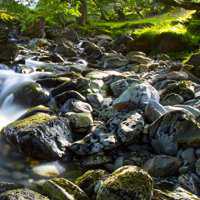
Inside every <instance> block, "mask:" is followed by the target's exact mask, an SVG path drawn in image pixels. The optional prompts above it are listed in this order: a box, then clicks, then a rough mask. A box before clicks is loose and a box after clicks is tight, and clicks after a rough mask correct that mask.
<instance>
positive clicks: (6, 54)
mask: <svg viewBox="0 0 200 200" xmlns="http://www.w3.org/2000/svg"><path fill="white" fill-rule="evenodd" d="M0 48H1V49H3V51H1V52H0V62H2V63H9V62H13V61H14V59H15V58H16V57H17V55H18V47H17V45H16V44H14V43H12V42H8V41H2V40H0Z"/></svg>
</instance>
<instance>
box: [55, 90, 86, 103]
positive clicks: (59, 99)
mask: <svg viewBox="0 0 200 200" xmlns="http://www.w3.org/2000/svg"><path fill="white" fill-rule="evenodd" d="M54 99H55V102H56V104H57V105H58V106H59V107H61V106H63V105H64V104H65V102H66V101H67V100H69V99H76V100H80V101H86V98H85V97H84V96H83V95H82V94H80V93H79V92H77V91H74V90H68V91H66V92H63V93H61V94H59V95H56V96H55V97H54Z"/></svg>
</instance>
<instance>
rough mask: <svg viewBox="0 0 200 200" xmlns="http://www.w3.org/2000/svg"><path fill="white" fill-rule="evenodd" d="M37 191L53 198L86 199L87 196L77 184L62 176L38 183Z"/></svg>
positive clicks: (67, 199) (58, 199)
mask: <svg viewBox="0 0 200 200" xmlns="http://www.w3.org/2000/svg"><path fill="white" fill-rule="evenodd" d="M35 188H37V190H38V191H40V192H41V193H43V194H45V195H46V196H48V197H49V198H50V199H55V200H64V199H66V200H71V199H72V198H73V199H74V200H88V199H89V198H88V196H87V195H86V194H85V192H84V191H83V190H82V189H80V188H79V187H78V186H77V185H75V184H74V183H72V182H71V181H69V180H67V179H64V178H55V179H52V180H48V181H45V182H43V183H38V185H36V187H35Z"/></svg>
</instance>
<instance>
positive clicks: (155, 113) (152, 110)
mask: <svg viewBox="0 0 200 200" xmlns="http://www.w3.org/2000/svg"><path fill="white" fill-rule="evenodd" d="M166 112H167V109H166V108H165V107H164V106H162V105H161V104H159V103H158V102H156V101H152V100H151V101H150V102H149V104H148V105H147V106H146V108H145V113H144V116H145V119H146V120H147V121H148V122H149V123H152V122H154V121H155V120H157V119H158V118H160V117H161V116H162V115H163V114H165V113H166Z"/></svg>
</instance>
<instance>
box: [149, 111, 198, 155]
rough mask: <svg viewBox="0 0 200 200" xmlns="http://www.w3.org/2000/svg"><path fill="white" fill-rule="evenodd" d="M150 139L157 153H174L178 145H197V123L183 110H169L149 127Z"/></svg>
mask: <svg viewBox="0 0 200 200" xmlns="http://www.w3.org/2000/svg"><path fill="white" fill-rule="evenodd" d="M149 133H150V140H151V143H152V146H153V148H154V150H155V151H156V152H157V153H164V154H168V155H175V154H176V153H177V150H178V146H185V147H198V145H199V137H200V134H199V123H198V122H197V121H196V120H195V118H194V116H192V115H191V114H190V115H189V114H188V113H186V112H184V111H183V110H182V111H181V110H177V111H171V112H168V113H166V114H164V115H163V116H161V117H160V118H159V119H158V120H156V121H155V122H154V123H152V124H151V125H150V127H149Z"/></svg>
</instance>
